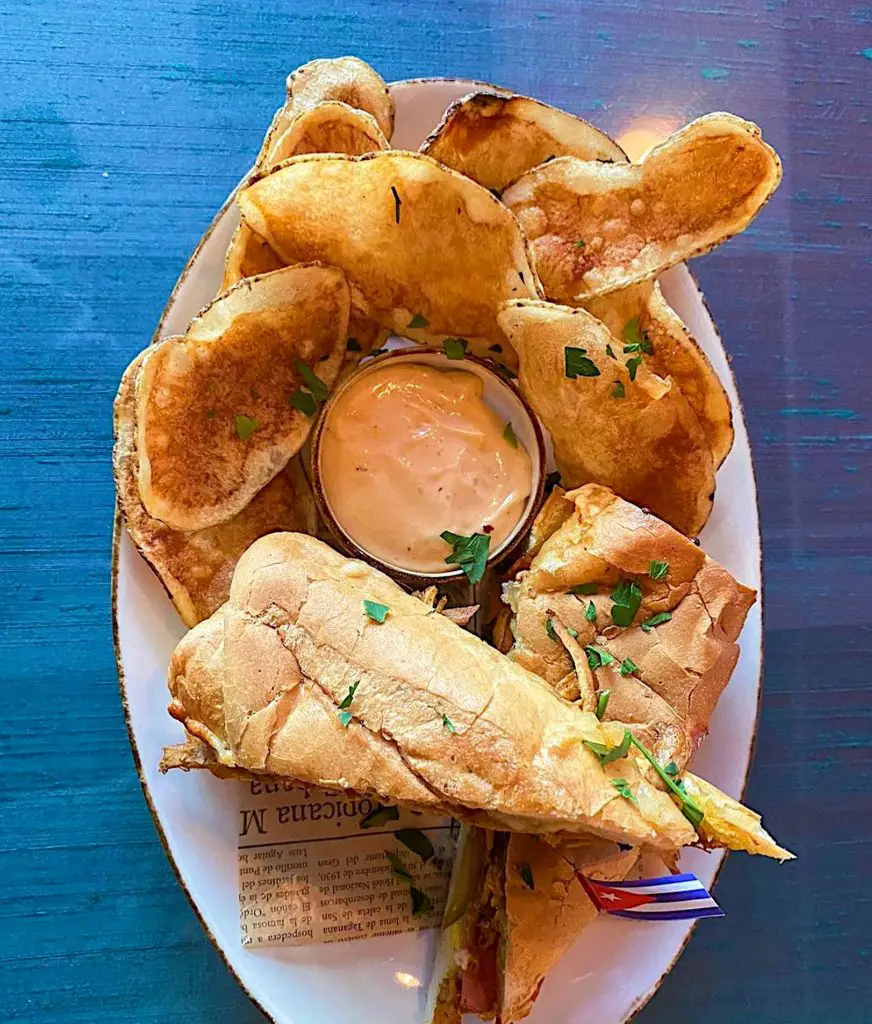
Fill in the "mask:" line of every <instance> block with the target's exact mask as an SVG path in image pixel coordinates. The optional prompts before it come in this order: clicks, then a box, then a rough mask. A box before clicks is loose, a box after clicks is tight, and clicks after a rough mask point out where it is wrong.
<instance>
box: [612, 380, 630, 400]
mask: <svg viewBox="0 0 872 1024" xmlns="http://www.w3.org/2000/svg"><path fill="white" fill-rule="evenodd" d="M626 397H627V392H626V391H625V390H624V382H623V381H622V380H616V381H615V383H614V384H613V385H612V398H626Z"/></svg>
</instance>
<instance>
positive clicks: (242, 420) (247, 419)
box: [234, 415, 260, 441]
mask: <svg viewBox="0 0 872 1024" xmlns="http://www.w3.org/2000/svg"><path fill="white" fill-rule="evenodd" d="M234 422H235V423H236V436H237V437H238V438H239V440H240V441H247V440H248V439H249V438H250V437H251V435H252V434H253V433H254V432H255V430H260V424H259V423H258V422H257V420H256V419H255V418H254V417H253V416H244V415H239V416H237V417H236V419H235V421H234Z"/></svg>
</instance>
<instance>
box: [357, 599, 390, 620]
mask: <svg viewBox="0 0 872 1024" xmlns="http://www.w3.org/2000/svg"><path fill="white" fill-rule="evenodd" d="M363 610H364V611H365V612H366V614H367V616H368V617H369V618H370V619H372V621H373V622H384V621H385V619H386V618H387V617H388V612H389V611H390V608H388V606H387V605H386V604H379V603H378V601H364V602H363Z"/></svg>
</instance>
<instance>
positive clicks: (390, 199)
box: [238, 150, 536, 354]
mask: <svg viewBox="0 0 872 1024" xmlns="http://www.w3.org/2000/svg"><path fill="white" fill-rule="evenodd" d="M238 202H239V208H240V210H241V212H242V216H243V219H244V221H245V223H246V224H248V225H249V226H250V227H251V228H253V229H254V231H256V232H257V234H258V235H260V236H261V237H263V238H265V239H266V240H267V241H268V242H269V244H270V245H271V246H272V248H273V249H274V250H275V251H276V252H277V253H279V255H280V256H281V257H282V258H283V259H285V260H287V261H288V262H297V261H306V260H323V261H324V262H327V263H330V264H332V265H334V266H337V267H340V268H341V269H342V270H343V271H344V272H345V274H346V276H347V278H348V280H349V283H350V285H351V288H352V294H353V297H354V302H355V306H358V307H360V308H364V309H366V311H367V313H368V315H369V316H371V317H372V318H373V319H375V320H378V321H379V322H380V323H381V324H382V326H383V327H385V328H387V329H389V330H391V331H394V332H396V333H398V334H402V335H404V336H406V337H409V338H412V339H413V340H415V341H418V342H423V343H437V344H439V343H441V342H442V341H444V340H445V339H446V338H462V339H465V340H466V341H467V343H468V345H469V348H470V350H472V351H476V350H478V351H480V352H482V353H484V354H487V352H488V350H489V349H490V347H491V346H493V345H500V346H503V345H505V336H504V335H503V332H502V331H501V330H500V328H499V326H498V324H497V318H496V314H497V310H498V308H499V305H500V303H501V302H503V301H504V300H506V299H510V298H530V297H535V295H536V278H535V276H534V274H533V270H532V268H531V265H530V262H529V259H528V254H527V248H526V243H525V241H524V237H523V235H522V234H521V232H520V230H519V229H518V225H517V223H516V221H515V218H514V217H513V216H512V214H511V213H510V212H509V211H508V210H507V209H506V208H505V206H503V205H502V203H500V201H499V200H498V199H496V198H495V197H494V196H493V195H491V193H490V192H488V191H487V189H484V188H482V187H481V186H480V185H477V184H476V183H475V182H474V181H471V180H470V179H469V178H465V177H463V176H462V175H460V174H458V173H457V172H456V171H451V170H449V169H448V168H445V167H443V166H442V165H441V164H438V163H437V162H436V161H435V160H432V159H430V157H426V156H422V155H421V154H419V153H406V152H403V151H400V150H388V151H387V152H384V153H372V154H369V155H367V156H363V157H343V156H335V155H332V154H324V155H321V154H318V155H313V156H299V157H294V158H293V159H292V160H290V161H288V162H286V163H285V164H283V165H281V166H279V167H277V168H275V169H273V170H272V171H270V172H268V173H266V174H263V175H261V176H260V177H259V178H256V179H255V180H254V181H253V183H252V184H250V185H249V186H248V187H247V188H245V189H243V191H242V192H241V193H240V194H239V200H238Z"/></svg>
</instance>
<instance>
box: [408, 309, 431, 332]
mask: <svg viewBox="0 0 872 1024" xmlns="http://www.w3.org/2000/svg"><path fill="white" fill-rule="evenodd" d="M406 326H407V327H409V328H410V329H411V330H413V331H417V330H419V329H420V328H421V327H429V326H430V321H429V320H428V319H427V318H426V317H425V316H422V315H421V314H420V313H416V314H415V315H414V316H413V317H412V319H411V320H410V321H409V322H408V324H406Z"/></svg>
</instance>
